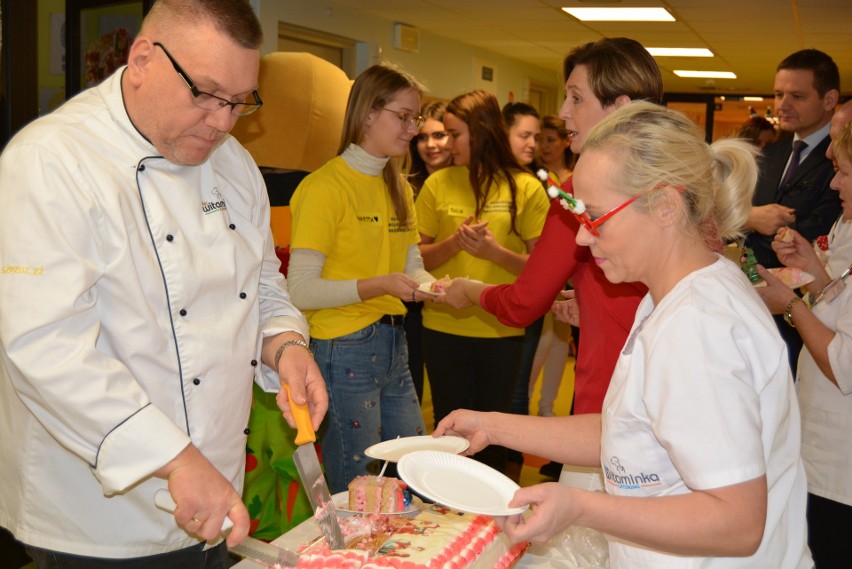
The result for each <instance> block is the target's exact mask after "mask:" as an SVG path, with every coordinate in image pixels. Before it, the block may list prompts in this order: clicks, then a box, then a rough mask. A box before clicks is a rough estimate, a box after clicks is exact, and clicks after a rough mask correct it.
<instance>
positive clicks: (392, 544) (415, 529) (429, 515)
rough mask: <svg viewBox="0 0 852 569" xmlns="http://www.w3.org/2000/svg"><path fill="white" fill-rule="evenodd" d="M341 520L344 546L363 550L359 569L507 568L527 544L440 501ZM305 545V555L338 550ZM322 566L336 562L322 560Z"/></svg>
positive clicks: (489, 521) (485, 520) (488, 520)
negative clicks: (411, 510) (399, 512)
mask: <svg viewBox="0 0 852 569" xmlns="http://www.w3.org/2000/svg"><path fill="white" fill-rule="evenodd" d="M341 523H342V525H343V533H344V536H346V541H347V544H348V545H347V547H350V548H357V549H361V550H365V551H366V552H367V553H369V556H368V557H367V558H366V560H365V561H364V563H363V565H361V567H362V569H379V568H387V567H392V568H395V569H486V568H487V569H492V568H494V567H498V568H499V569H508V568H510V567H512V565H514V563H515V562H516V561H517V560H518V558H519V557H520V556H521V555H523V552H524V551H525V550H526V547H527V545H528V544H527V543H522V544H518V545H514V546H513V545H511V544H510V543H509V540H508V538H506V536H505V535H504V534H503V533H502V532H501V531H500V529H499V528H498V527H497V525H496V524H495V523H494V520H493V519H492V518H491V517H489V516H481V515H473V514H462V513H460V512H455V511H452V510H449V509H448V508H444V507H441V506H431V507H429V508H427V509H425V510H424V511H422V512H420V513H418V515H417V516H416V517H407V516H386V515H371V516H349V517H346V518H344V519H343V520H341ZM308 549H309V551H306V552H305V553H306V554H310V555H319V556H322V555H327V556H330V555H336V554H339V553H340V552H332V551H330V550H329V549H328V546H327V545H326V544H325V543H324V542H320V543H319V544H317V546H315V547H310V548H308ZM317 566H320V565H317ZM325 566H327V567H337V566H338V565H337V564H335V563H334V561H332V560H331V559H328V560H327V565H325ZM300 567H301V565H300ZM346 567H349V565H347V566H346Z"/></svg>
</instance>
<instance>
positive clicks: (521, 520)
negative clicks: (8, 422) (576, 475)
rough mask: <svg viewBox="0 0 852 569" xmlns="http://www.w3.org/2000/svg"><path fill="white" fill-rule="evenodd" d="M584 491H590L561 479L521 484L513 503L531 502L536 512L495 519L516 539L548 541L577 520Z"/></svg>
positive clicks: (512, 505)
mask: <svg viewBox="0 0 852 569" xmlns="http://www.w3.org/2000/svg"><path fill="white" fill-rule="evenodd" d="M582 494H587V492H584V491H583V490H578V489H577V488H570V487H568V486H565V485H562V484H559V483H557V482H548V483H546V484H538V485H536V486H529V487H526V488H521V489H519V490H518V491H517V492H515V497H514V498H512V501H511V502H509V507H521V506H527V505H528V506H530V510H531V511H532V514H531V515H526V516H524V515H523V514H519V515H514V516H505V517H503V516H501V517H495V518H494V521H495V522H497V525H498V526H499V527H500V529H502V530H503V531H504V532H505V533H506V536H507V537H508V538H509V540H510V541H511V542H512V543H519V542H521V541H531V542H532V543H547V542H548V541H549V540H550V539H551V538H552V537H553V536H555V535H557V534H558V533H560V532H561V531H563V530H565V529H566V528H567V527H568V526H570V525H571V524H573V523H574V522H575V521H576V520H577V518H578V517H579V515H580V512H581V510H580V507H579V504H580V503H581V500H582Z"/></svg>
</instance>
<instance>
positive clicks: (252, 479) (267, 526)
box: [243, 384, 311, 541]
mask: <svg viewBox="0 0 852 569" xmlns="http://www.w3.org/2000/svg"><path fill="white" fill-rule="evenodd" d="M295 438H296V431H295V430H294V429H291V428H290V426H289V425H288V424H287V421H285V420H284V417H283V416H282V415H281V410H280V409H278V404H277V403H276V401H275V394H274V393H266V392H264V391H263V390H262V389H261V388H260V387H258V386H257V385H256V384H255V385H254V397H253V400H252V410H251V415H250V416H249V436H248V442H247V449H246V478H245V488H244V490H243V502H245V505H246V508H248V511H249V516H250V517H251V530H250V533H251V535H253V536H254V537H256V538H257V539H262V540H267V541H269V540H273V539H276V538H277V537H278V536H280V535H281V534H283V533H285V532H287V531H288V530H290V529H292V528H294V527H295V526H297V525H299V524H300V523H302V522H303V521H305V520H306V519H308V518H309V517H310V516H311V505H310V502H308V498H307V496H306V495H305V493H304V492H302V486H301V484H300V482H299V473H298V472H297V471H296V464H295V463H294V462H293V451H295V450H296V443H295V442H294V439H295Z"/></svg>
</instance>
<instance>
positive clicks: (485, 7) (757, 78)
mask: <svg viewBox="0 0 852 569" xmlns="http://www.w3.org/2000/svg"><path fill="white" fill-rule="evenodd" d="M329 3H330V4H338V5H341V6H347V7H349V8H352V9H356V10H360V11H362V12H367V13H371V14H375V15H377V16H380V17H382V18H386V19H389V20H393V21H397V22H403V23H406V24H409V25H411V26H414V27H416V28H420V29H421V30H423V31H428V32H429V33H432V34H437V35H441V36H447V37H451V38H454V39H456V40H458V41H462V42H464V43H467V44H470V45H474V46H478V47H480V48H482V49H487V50H489V51H492V52H495V53H499V54H502V55H505V56H508V57H512V58H514V59H518V60H521V61H524V62H527V63H530V64H534V65H537V66H539V67H543V68H546V69H561V63H562V58H563V57H564V56H565V54H566V53H567V52H568V51H570V50H571V49H572V48H573V47H574V46H576V45H578V44H581V43H585V42H589V41H594V40H597V39H599V38H602V37H617V36H625V37H630V38H633V39H635V40H638V41H639V42H641V43H642V44H643V45H644V46H646V47H705V48H708V49H710V50H711V51H712V52H713V53H714V54H715V57H713V58H680V57H678V58H673V57H658V58H657V63H658V64H659V66H660V68H661V69H662V71H663V80H664V82H665V88H666V91H667V92H681V93H719V94H771V93H772V90H773V88H772V86H773V80H774V77H775V66H776V65H777V64H778V63H779V62H780V61H781V60H782V59H784V58H785V57H786V56H787V55H789V54H791V53H793V52H795V51H798V50H800V49H804V48H817V49H820V50H822V51H824V52H826V53H828V54H829V55H831V56H832V58H833V59H834V61H835V62H836V63H837V65H838V66H839V67H840V75H841V79H840V81H841V88H842V92H843V93H844V94H850V93H852V0H644V1H643V0H330V1H329ZM563 6H583V7H591V6H630V7H634V6H635V7H639V6H644V7H647V6H662V7H665V8H667V9H668V11H669V12H670V13H671V14H672V15H673V16H674V17H675V18H676V19H677V21H676V22H649V23H634V22H585V23H583V22H580V21H578V20H576V19H574V18H573V17H571V16H569V15H568V14H566V13H564V12H562V11H561V7H563ZM675 69H698V70H707V71H733V72H734V73H735V74H736V75H737V78H736V79H716V80H712V81H709V80H706V79H683V78H680V77H677V76H676V75H674V73H672V71H673V70H675Z"/></svg>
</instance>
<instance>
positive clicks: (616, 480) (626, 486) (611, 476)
mask: <svg viewBox="0 0 852 569" xmlns="http://www.w3.org/2000/svg"><path fill="white" fill-rule="evenodd" d="M603 470H604V476H605V477H606V481H607V484H612V485H613V486H618V487H619V488H621V489H622V490H639V489H641V488H648V487H650V486H659V485H660V476H659V475H658V474H645V473H644V472H640V473H638V474H629V473H628V472H627V469H625V468H624V465H622V464H621V461H620V460H619V459H618V457H617V456H613V457H611V458H610V459H609V464H604V465H603Z"/></svg>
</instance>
